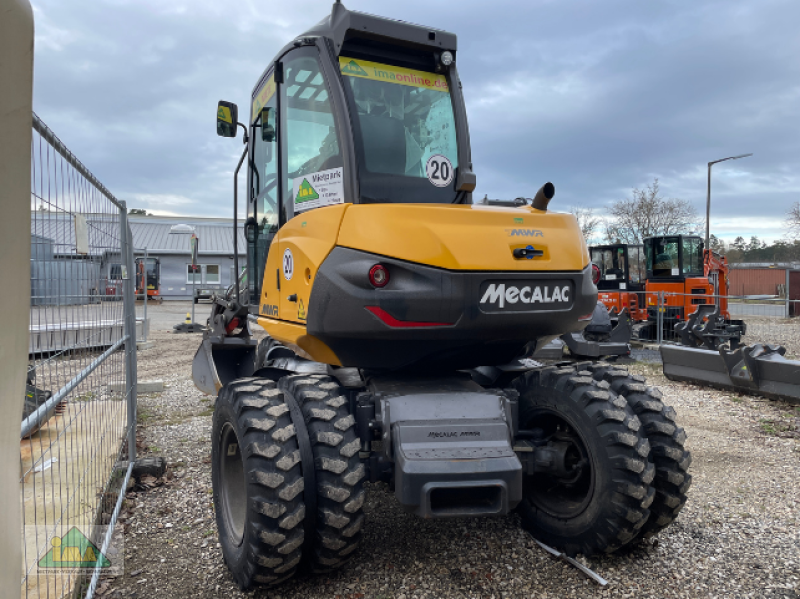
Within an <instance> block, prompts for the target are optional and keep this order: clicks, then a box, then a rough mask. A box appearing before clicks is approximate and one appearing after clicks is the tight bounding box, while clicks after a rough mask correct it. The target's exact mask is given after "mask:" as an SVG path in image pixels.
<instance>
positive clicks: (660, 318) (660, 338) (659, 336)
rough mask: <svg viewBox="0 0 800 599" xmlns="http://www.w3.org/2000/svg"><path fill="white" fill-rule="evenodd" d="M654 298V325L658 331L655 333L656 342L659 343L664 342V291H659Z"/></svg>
mask: <svg viewBox="0 0 800 599" xmlns="http://www.w3.org/2000/svg"><path fill="white" fill-rule="evenodd" d="M657 298H658V299H657V300H656V308H657V312H656V314H657V316H656V327H657V328H658V332H657V333H656V344H657V345H661V344H662V343H664V313H663V310H664V292H663V291H659V292H658V295H657Z"/></svg>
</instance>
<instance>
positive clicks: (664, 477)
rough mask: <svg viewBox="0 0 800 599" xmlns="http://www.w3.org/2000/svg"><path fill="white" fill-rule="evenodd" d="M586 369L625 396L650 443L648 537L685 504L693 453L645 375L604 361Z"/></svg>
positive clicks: (671, 411)
mask: <svg viewBox="0 0 800 599" xmlns="http://www.w3.org/2000/svg"><path fill="white" fill-rule="evenodd" d="M587 369H588V370H590V371H591V372H592V376H593V378H594V379H595V380H597V381H605V382H606V383H608V385H609V386H610V388H611V390H612V391H614V392H615V393H617V394H619V395H620V396H621V397H624V398H625V400H626V401H627V402H628V404H629V405H630V406H631V408H632V409H633V411H634V412H635V413H636V415H637V416H638V417H639V420H641V422H642V427H643V430H644V433H645V435H647V439H648V441H649V442H650V455H649V456H648V459H649V461H650V462H651V463H653V465H654V466H655V469H656V475H655V479H654V481H653V486H654V487H655V490H656V494H655V498H654V500H653V504H652V505H651V506H650V511H651V512H652V513H651V515H650V519H649V520H648V521H647V522H646V523H645V525H644V526H643V527H642V530H641V536H642V537H643V538H648V537H651V536H653V535H655V534H657V533H658V532H660V531H662V530H664V529H665V528H666V527H667V526H669V525H670V524H672V523H673V522H674V521H675V519H676V518H677V517H678V514H679V513H680V512H681V510H682V509H683V506H684V505H685V504H686V492H687V491H688V490H689V487H690V486H691V484H692V475H691V474H689V466H690V465H691V463H692V455H691V454H690V453H689V451H687V450H686V448H685V447H684V444H685V442H686V432H685V431H684V430H683V429H682V428H681V427H679V426H678V425H677V424H676V423H675V410H674V409H673V408H672V407H670V406H668V405H666V404H664V402H663V401H662V395H661V392H660V391H659V390H658V389H656V388H654V387H648V386H647V384H646V383H645V379H644V377H642V376H634V375H631V374H629V373H628V371H627V370H625V369H624V368H620V367H619V366H612V365H611V364H606V363H603V362H599V363H597V364H592V365H589V366H587Z"/></svg>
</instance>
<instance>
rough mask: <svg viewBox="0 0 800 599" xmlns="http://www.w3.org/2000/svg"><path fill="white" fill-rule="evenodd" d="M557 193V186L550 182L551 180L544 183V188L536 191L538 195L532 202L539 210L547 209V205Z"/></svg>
mask: <svg viewBox="0 0 800 599" xmlns="http://www.w3.org/2000/svg"><path fill="white" fill-rule="evenodd" d="M554 195H556V186H555V185H553V184H552V183H550V182H549V181H548V182H547V183H545V184H544V185H542V188H541V189H540V190H539V191H537V192H536V195H535V196H534V198H533V204H531V205H532V206H533V207H534V208H536V209H537V210H543V211H545V212H546V211H547V205H548V204H549V203H550V200H552V199H553V196H554Z"/></svg>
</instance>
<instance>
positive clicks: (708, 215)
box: [706, 154, 752, 250]
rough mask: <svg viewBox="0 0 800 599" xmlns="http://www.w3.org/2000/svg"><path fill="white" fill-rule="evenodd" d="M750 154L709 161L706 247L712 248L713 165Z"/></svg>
mask: <svg viewBox="0 0 800 599" xmlns="http://www.w3.org/2000/svg"><path fill="white" fill-rule="evenodd" d="M748 156H752V154H742V155H741V156H730V157H728V158H722V159H721V160H714V161H712V162H709V163H708V193H707V195H706V249H707V250H710V249H711V245H710V241H711V235H710V226H711V220H710V219H711V167H712V165H714V164H717V163H718V162H725V161H726V160H738V159H739V158H747V157H748Z"/></svg>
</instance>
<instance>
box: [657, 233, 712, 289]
mask: <svg viewBox="0 0 800 599" xmlns="http://www.w3.org/2000/svg"><path fill="white" fill-rule="evenodd" d="M703 250H704V248H703V240H702V239H701V238H700V237H698V236H696V235H667V236H662V237H648V238H647V239H645V240H644V253H645V256H646V259H647V279H648V280H652V281H664V282H667V281H683V280H685V279H687V278H693V277H702V276H703V254H704V251H703Z"/></svg>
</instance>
